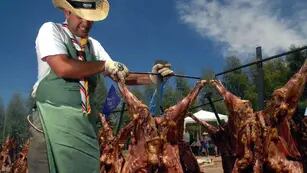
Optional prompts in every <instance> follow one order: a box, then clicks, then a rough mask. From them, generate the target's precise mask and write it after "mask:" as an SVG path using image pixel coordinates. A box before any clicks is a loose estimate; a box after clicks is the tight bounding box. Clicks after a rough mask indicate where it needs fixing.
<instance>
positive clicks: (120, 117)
mask: <svg viewBox="0 0 307 173" xmlns="http://www.w3.org/2000/svg"><path fill="white" fill-rule="evenodd" d="M125 107H126V103H125V102H123V105H122V109H121V111H120V116H119V120H118V123H117V127H116V134H118V132H119V130H120V126H121V124H122V121H123V115H124V112H125Z"/></svg>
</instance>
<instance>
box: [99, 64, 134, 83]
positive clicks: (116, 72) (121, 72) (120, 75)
mask: <svg viewBox="0 0 307 173" xmlns="http://www.w3.org/2000/svg"><path fill="white" fill-rule="evenodd" d="M104 66H105V74H106V75H108V76H110V77H111V78H112V79H113V80H114V81H125V78H126V77H127V75H128V72H129V70H128V68H127V67H126V66H125V65H124V64H122V63H120V62H117V61H112V60H107V61H106V62H105V65H104Z"/></svg>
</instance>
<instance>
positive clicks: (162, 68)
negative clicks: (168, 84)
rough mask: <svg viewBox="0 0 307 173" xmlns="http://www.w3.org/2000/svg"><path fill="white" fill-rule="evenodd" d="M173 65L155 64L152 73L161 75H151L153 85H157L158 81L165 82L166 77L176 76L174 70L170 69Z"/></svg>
mask: <svg viewBox="0 0 307 173" xmlns="http://www.w3.org/2000/svg"><path fill="white" fill-rule="evenodd" d="M170 68H171V64H155V65H154V66H153V67H152V71H151V72H152V73H159V74H160V76H159V75H150V76H149V77H150V79H151V81H152V83H154V84H156V83H157V82H158V80H163V79H165V78H166V77H169V76H171V75H173V74H174V72H173V70H171V69H170Z"/></svg>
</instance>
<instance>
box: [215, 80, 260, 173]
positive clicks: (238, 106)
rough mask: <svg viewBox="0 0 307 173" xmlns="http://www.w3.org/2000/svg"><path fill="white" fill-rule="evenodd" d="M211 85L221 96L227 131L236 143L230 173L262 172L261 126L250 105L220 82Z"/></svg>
mask: <svg viewBox="0 0 307 173" xmlns="http://www.w3.org/2000/svg"><path fill="white" fill-rule="evenodd" d="M211 84H213V86H214V87H215V88H216V89H217V91H218V93H219V94H220V95H221V96H223V98H224V102H225V104H226V106H227V109H228V111H229V117H228V130H229V131H230V133H232V134H233V135H231V138H232V140H235V141H237V142H236V144H235V146H236V157H237V159H236V162H235V165H234V168H233V171H232V172H246V171H248V172H256V173H259V172H262V164H263V158H262V148H261V147H260V144H262V141H261V139H262V138H261V134H262V133H261V125H260V123H259V121H258V120H257V118H256V115H255V113H254V111H253V108H252V106H251V103H250V102H249V101H248V100H242V99H241V98H239V97H237V96H235V95H234V94H232V93H231V92H229V91H228V90H227V89H226V88H225V87H224V86H223V85H222V83H221V82H220V81H217V80H212V81H211Z"/></svg>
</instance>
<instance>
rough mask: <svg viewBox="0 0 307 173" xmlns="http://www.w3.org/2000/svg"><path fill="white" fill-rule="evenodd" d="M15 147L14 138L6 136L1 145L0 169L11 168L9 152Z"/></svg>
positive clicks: (8, 169)
mask: <svg viewBox="0 0 307 173" xmlns="http://www.w3.org/2000/svg"><path fill="white" fill-rule="evenodd" d="M15 147H16V144H15V140H14V139H13V138H10V137H7V138H6V140H5V142H4V143H3V145H2V147H1V152H0V171H2V170H4V171H6V172H9V171H10V170H11V166H12V165H11V164H12V160H11V159H12V158H11V156H10V152H11V151H12V150H13V149H14V148H15Z"/></svg>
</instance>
